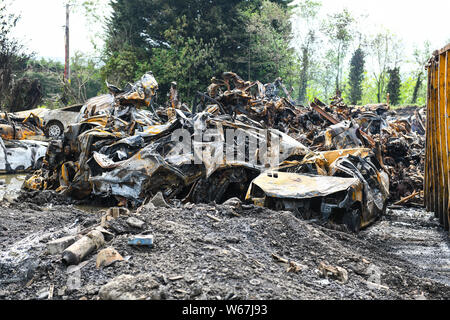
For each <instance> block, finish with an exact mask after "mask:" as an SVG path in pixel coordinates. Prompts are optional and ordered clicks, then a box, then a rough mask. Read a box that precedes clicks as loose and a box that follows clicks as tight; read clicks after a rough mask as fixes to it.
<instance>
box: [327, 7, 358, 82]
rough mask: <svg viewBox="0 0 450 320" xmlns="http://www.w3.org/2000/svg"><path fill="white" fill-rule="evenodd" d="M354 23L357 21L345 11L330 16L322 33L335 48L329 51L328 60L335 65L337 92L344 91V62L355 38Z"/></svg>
mask: <svg viewBox="0 0 450 320" xmlns="http://www.w3.org/2000/svg"><path fill="white" fill-rule="evenodd" d="M354 23H355V19H354V18H353V17H352V15H351V13H350V12H349V11H348V10H347V9H343V10H342V11H341V12H337V13H334V14H332V15H329V16H328V19H327V20H326V21H325V22H324V24H323V26H322V31H323V32H324V34H325V35H326V36H327V37H328V40H329V42H330V45H331V46H332V47H333V50H331V51H329V54H328V59H329V60H330V61H331V62H332V64H333V65H334V73H335V79H336V80H335V89H336V91H340V90H341V89H342V88H341V82H342V73H343V70H342V69H343V60H344V58H345V56H346V54H347V50H348V47H349V45H350V42H351V41H352V40H353V37H354V30H353V28H354Z"/></svg>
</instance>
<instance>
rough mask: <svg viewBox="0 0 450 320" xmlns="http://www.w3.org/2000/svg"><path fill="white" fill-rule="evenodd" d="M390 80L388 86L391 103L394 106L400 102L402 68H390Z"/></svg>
mask: <svg viewBox="0 0 450 320" xmlns="http://www.w3.org/2000/svg"><path fill="white" fill-rule="evenodd" d="M388 74H389V82H388V85H387V88H386V91H387V93H389V100H390V103H391V104H392V105H394V106H396V105H398V103H399V102H400V86H401V80H400V68H399V67H397V68H393V69H389V70H388Z"/></svg>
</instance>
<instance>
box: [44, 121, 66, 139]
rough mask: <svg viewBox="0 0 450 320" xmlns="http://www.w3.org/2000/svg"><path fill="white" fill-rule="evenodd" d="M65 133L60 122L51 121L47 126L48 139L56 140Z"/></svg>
mask: <svg viewBox="0 0 450 320" xmlns="http://www.w3.org/2000/svg"><path fill="white" fill-rule="evenodd" d="M63 132H64V127H63V125H62V123H61V122H59V121H51V122H50V123H49V124H48V125H47V137H49V138H52V139H56V138H58V137H59V136H61V135H62V134H63Z"/></svg>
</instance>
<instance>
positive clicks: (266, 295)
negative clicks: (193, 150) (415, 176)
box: [0, 195, 450, 299]
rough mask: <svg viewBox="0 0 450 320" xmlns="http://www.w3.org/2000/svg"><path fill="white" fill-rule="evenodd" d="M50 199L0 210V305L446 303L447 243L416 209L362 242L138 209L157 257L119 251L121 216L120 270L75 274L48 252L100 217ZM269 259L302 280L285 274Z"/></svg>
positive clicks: (279, 217) (245, 218) (239, 219)
mask: <svg viewBox="0 0 450 320" xmlns="http://www.w3.org/2000/svg"><path fill="white" fill-rule="evenodd" d="M48 198H49V199H50V198H51V195H49V196H48ZM49 199H47V200H44V201H40V202H39V201H38V200H39V199H38V198H35V199H34V200H31V201H32V202H34V203H28V202H24V201H23V200H22V201H20V202H19V203H14V204H10V203H8V202H1V203H0V299H46V298H48V295H49V290H50V291H52V290H53V299H100V298H103V299H108V298H114V299H120V298H136V299H449V298H450V281H449V272H450V267H449V266H450V249H449V240H448V238H447V235H446V233H445V232H444V231H443V230H442V229H441V228H440V227H439V225H438V222H437V221H436V219H434V217H433V216H432V214H430V213H425V212H424V211H422V210H412V209H407V210H390V209H388V212H387V214H386V216H384V217H383V218H382V220H381V221H378V222H377V223H376V224H375V225H373V226H371V227H369V228H368V229H366V230H363V231H362V232H360V233H359V234H358V235H354V234H348V233H344V232H341V231H335V230H330V229H327V228H324V227H322V226H320V225H318V224H316V223H314V222H311V221H309V222H305V221H302V220H299V219H298V218H296V217H295V216H293V215H292V214H291V213H290V212H275V211H271V210H267V209H262V208H256V207H249V209H247V210H242V209H237V210H234V211H233V209H232V208H231V207H227V206H223V205H220V206H210V205H193V204H187V205H185V206H181V207H179V208H157V209H152V210H143V211H141V212H140V214H139V215H136V214H133V216H135V217H137V218H138V219H140V220H142V221H145V227H144V229H145V230H150V231H151V233H152V234H153V235H154V238H155V240H154V241H155V246H154V248H152V249H143V248H136V247H131V246H129V245H127V239H128V237H129V236H130V235H131V234H133V233H139V232H142V230H138V229H135V228H131V227H130V226H129V225H128V224H127V223H126V220H127V219H128V217H127V216H121V217H119V218H118V219H116V220H113V221H112V223H111V228H110V230H112V231H113V232H114V233H115V234H116V235H115V237H114V238H113V240H111V241H110V242H108V243H107V244H106V245H105V246H104V247H108V246H111V247H114V248H115V249H116V250H117V251H118V252H119V253H120V254H121V255H122V256H123V257H124V258H125V261H121V262H116V263H115V264H113V265H111V266H109V267H106V268H103V269H96V266H95V261H96V254H95V253H94V254H91V255H90V256H88V258H87V260H86V261H85V262H84V263H82V264H81V265H80V266H81V269H80V270H78V271H77V270H75V271H74V269H76V268H74V267H69V268H68V267H66V266H64V265H63V264H62V262H61V256H60V255H53V256H52V255H48V254H46V243H47V242H48V241H49V240H52V239H56V238H60V237H62V236H65V235H67V234H70V233H74V232H77V231H79V230H80V229H83V228H86V227H89V226H91V225H94V224H96V223H98V222H99V221H100V216H101V212H100V213H97V214H95V213H94V214H92V213H87V212H85V211H81V210H78V209H76V208H75V207H73V206H67V205H66V206H59V205H51V204H47V205H46V204H44V203H48V202H51V201H49ZM36 203H38V204H36ZM235 213H237V214H238V215H239V216H236V215H235ZM207 214H209V215H210V216H213V217H216V218H218V219H220V221H216V220H215V219H212V218H211V217H208V216H207ZM272 254H276V255H277V256H279V257H281V258H284V259H288V260H291V261H294V262H295V263H296V264H294V265H296V266H298V267H299V269H301V270H300V271H298V272H287V271H286V270H287V268H288V265H287V264H285V263H281V262H277V261H276V260H275V259H274V258H273V256H272ZM321 262H325V263H326V264H327V265H330V266H337V267H341V268H343V269H345V271H347V275H348V281H347V282H346V279H345V277H344V278H342V277H339V276H338V277H334V276H329V277H328V278H324V277H323V275H321V274H320V272H319V270H318V267H319V264H320V263H321ZM68 271H69V272H68ZM120 275H129V276H122V277H120V278H118V279H117V278H116V277H118V276H120ZM114 278H116V279H115V280H114V281H113V282H112V283H110V284H109V285H108V286H106V287H104V288H103V289H101V288H102V287H103V286H104V285H105V284H107V283H108V282H111V280H112V279H114ZM367 281H369V283H368V282H367ZM343 282H346V283H343ZM372 283H375V284H372Z"/></svg>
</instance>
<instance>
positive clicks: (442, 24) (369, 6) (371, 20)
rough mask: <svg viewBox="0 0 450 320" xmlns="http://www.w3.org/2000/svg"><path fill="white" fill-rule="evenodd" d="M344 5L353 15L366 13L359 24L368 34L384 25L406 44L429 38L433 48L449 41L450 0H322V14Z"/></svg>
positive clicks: (420, 42) (419, 42) (336, 9)
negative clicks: (365, 18)
mask: <svg viewBox="0 0 450 320" xmlns="http://www.w3.org/2000/svg"><path fill="white" fill-rule="evenodd" d="M345 7H346V8H348V9H349V10H350V12H352V13H354V15H355V16H356V15H361V14H365V15H368V18H367V20H364V25H363V26H362V28H364V29H365V31H368V33H375V32H376V30H379V29H380V27H381V26H384V27H385V28H387V29H389V30H391V31H392V32H393V33H394V34H396V35H398V36H399V37H400V38H401V39H403V40H404V42H405V44H406V45H407V46H408V47H409V46H412V45H413V44H417V45H421V44H423V43H424V42H425V40H429V41H430V42H431V47H432V48H433V49H432V50H435V49H441V48H442V47H444V46H445V45H446V44H447V42H448V41H450V0H322V9H323V11H324V12H326V13H333V12H336V11H339V10H342V9H343V8H345Z"/></svg>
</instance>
